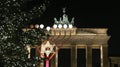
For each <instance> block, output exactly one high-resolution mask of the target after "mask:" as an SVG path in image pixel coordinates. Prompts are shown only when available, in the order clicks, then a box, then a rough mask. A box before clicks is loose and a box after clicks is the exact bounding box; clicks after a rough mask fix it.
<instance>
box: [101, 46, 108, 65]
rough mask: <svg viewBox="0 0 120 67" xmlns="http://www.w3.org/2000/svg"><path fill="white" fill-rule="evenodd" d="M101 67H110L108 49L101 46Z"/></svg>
mask: <svg viewBox="0 0 120 67" xmlns="http://www.w3.org/2000/svg"><path fill="white" fill-rule="evenodd" d="M101 67H108V47H107V46H106V45H101Z"/></svg>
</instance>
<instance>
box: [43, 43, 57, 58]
mask: <svg viewBox="0 0 120 67" xmlns="http://www.w3.org/2000/svg"><path fill="white" fill-rule="evenodd" d="M54 46H55V44H50V42H49V41H47V42H46V43H45V44H44V43H43V44H42V45H41V53H43V54H44V53H45V54H46V56H47V57H49V55H50V53H53V52H54V49H53V48H54Z"/></svg>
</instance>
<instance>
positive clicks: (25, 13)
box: [0, 0, 49, 67]
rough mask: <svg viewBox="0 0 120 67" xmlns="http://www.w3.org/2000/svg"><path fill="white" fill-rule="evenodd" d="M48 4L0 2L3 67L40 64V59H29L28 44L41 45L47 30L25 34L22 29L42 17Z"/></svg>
mask: <svg viewBox="0 0 120 67" xmlns="http://www.w3.org/2000/svg"><path fill="white" fill-rule="evenodd" d="M48 4H49V1H46V0H1V1H0V63H2V65H3V67H35V66H37V64H38V63H39V62H40V59H38V57H37V58H36V57H35V58H32V59H29V58H28V51H27V48H26V44H32V45H36V44H39V43H40V41H41V39H42V38H44V37H46V36H47V35H46V34H45V30H41V29H32V30H29V31H26V32H23V31H22V28H24V27H27V26H28V24H29V22H30V21H31V20H32V19H34V18H37V17H40V16H41V15H42V14H43V12H44V11H45V10H46V8H47V6H48ZM30 5H31V6H30Z"/></svg>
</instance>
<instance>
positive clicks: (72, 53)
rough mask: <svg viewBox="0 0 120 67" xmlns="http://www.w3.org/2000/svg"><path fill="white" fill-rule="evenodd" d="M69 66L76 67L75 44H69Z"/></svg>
mask: <svg viewBox="0 0 120 67" xmlns="http://www.w3.org/2000/svg"><path fill="white" fill-rule="evenodd" d="M71 67H77V47H76V45H75V44H72V46H71Z"/></svg>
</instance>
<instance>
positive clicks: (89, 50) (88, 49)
mask: <svg viewBox="0 0 120 67" xmlns="http://www.w3.org/2000/svg"><path fill="white" fill-rule="evenodd" d="M86 67H92V47H91V46H90V45H87V46H86Z"/></svg>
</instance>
